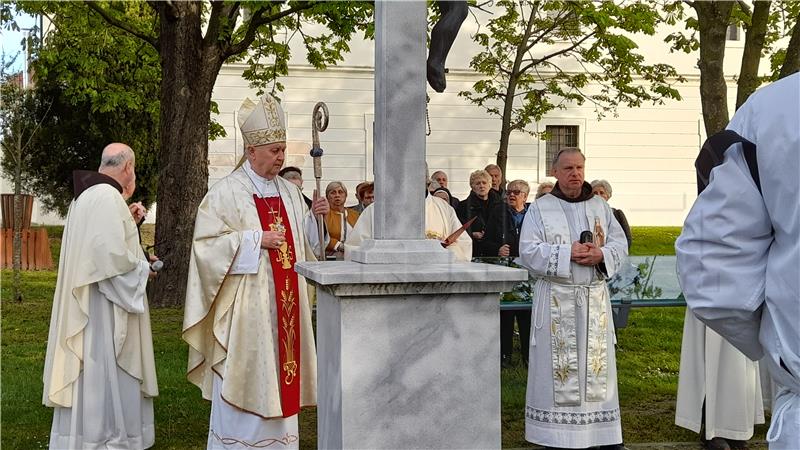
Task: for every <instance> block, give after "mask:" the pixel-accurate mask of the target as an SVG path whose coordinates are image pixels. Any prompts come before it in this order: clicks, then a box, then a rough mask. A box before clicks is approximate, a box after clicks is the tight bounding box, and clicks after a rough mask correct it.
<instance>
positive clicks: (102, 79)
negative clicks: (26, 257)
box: [22, 2, 161, 216]
mask: <svg viewBox="0 0 800 450" xmlns="http://www.w3.org/2000/svg"><path fill="white" fill-rule="evenodd" d="M22 6H24V7H25V8H26V10H27V11H28V12H31V13H36V14H41V15H44V16H45V17H46V18H47V19H48V21H51V22H52V24H53V27H54V31H52V32H50V33H48V34H47V35H46V36H45V42H44V43H40V44H39V45H35V46H34V48H33V49H32V50H33V51H32V54H33V56H34V59H33V63H32V69H33V72H34V73H35V74H36V82H35V90H36V94H37V96H39V97H40V98H41V99H42V103H46V104H48V105H51V111H50V114H49V115H48V116H47V117H46V119H45V122H44V124H43V127H42V131H41V134H40V136H39V139H37V140H36V142H35V143H33V145H31V146H30V148H29V149H28V154H29V158H28V159H26V161H25V164H24V165H23V168H22V170H23V172H24V173H25V175H26V179H27V186H28V188H29V189H30V190H31V191H32V192H33V193H35V194H36V195H37V197H38V198H39V199H40V200H41V201H42V203H43V205H44V206H45V207H46V208H47V209H49V210H53V211H56V212H58V213H59V214H61V215H62V216H63V215H65V214H66V212H67V208H68V207H69V204H70V202H71V201H72V197H73V192H72V172H73V170H75V169H89V170H92V169H96V168H97V167H98V166H99V164H100V151H101V150H102V148H103V147H104V146H105V145H106V144H108V143H110V142H125V143H127V144H129V145H130V146H131V147H132V148H133V149H134V151H135V152H136V166H137V167H136V169H137V189H136V193H135V194H134V199H133V201H139V200H141V201H143V202H144V203H146V204H151V203H152V202H153V201H155V194H156V184H157V176H158V173H157V164H156V162H157V161H156V157H157V150H158V143H159V142H158V120H159V99H158V95H159V92H160V82H161V68H160V64H159V59H158V54H157V52H156V51H155V50H154V49H153V48H152V47H150V46H149V45H148V44H146V43H143V42H141V41H140V40H139V39H136V38H133V37H131V36H129V35H127V34H126V33H124V32H122V31H119V30H117V29H115V28H113V27H108V26H107V25H106V23H105V21H104V20H103V19H102V18H100V17H99V16H97V15H95V14H87V11H86V9H85V7H84V6H82V5H81V4H79V3H73V2H58V3H52V4H50V3H44V2H32V3H30V4H27V3H23V4H22ZM121 6H122V7H124V8H126V10H127V11H128V14H131V15H145V16H146V15H148V14H149V15H150V16H154V14H153V12H152V11H151V10H150V8H149V7H144V8H142V5H140V4H137V3H126V4H122V5H121ZM151 19H152V17H151Z"/></svg>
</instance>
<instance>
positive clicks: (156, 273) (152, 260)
mask: <svg viewBox="0 0 800 450" xmlns="http://www.w3.org/2000/svg"><path fill="white" fill-rule="evenodd" d="M134 218H135V217H134ZM147 259H148V260H150V267H153V263H154V262H156V261H158V256H156V255H149V256H148V258H147ZM156 275H158V272H155V271H153V270H152V269H150V275H148V276H149V277H150V278H155V276H156Z"/></svg>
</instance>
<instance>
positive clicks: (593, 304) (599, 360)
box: [518, 195, 627, 448]
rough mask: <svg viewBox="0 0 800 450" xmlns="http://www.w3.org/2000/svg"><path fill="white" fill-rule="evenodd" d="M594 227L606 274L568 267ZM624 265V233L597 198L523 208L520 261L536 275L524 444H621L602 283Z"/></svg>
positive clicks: (550, 199) (550, 200) (546, 200)
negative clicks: (602, 240) (575, 244)
mask: <svg viewBox="0 0 800 450" xmlns="http://www.w3.org/2000/svg"><path fill="white" fill-rule="evenodd" d="M590 225H591V226H590ZM596 226H600V227H602V230H603V233H604V234H605V243H604V245H603V246H602V247H601V250H602V252H603V260H604V261H603V262H604V264H605V272H606V273H605V274H602V273H601V272H599V271H598V268H597V267H587V266H582V265H579V264H577V263H574V262H571V261H570V256H571V248H572V243H573V242H575V241H578V240H579V237H580V234H581V232H583V231H586V230H589V231H592V232H593V233H595V235H597V234H598V233H596V231H595V230H596ZM626 259H627V241H626V240H625V233H624V232H623V231H622V228H621V227H620V225H619V224H618V223H617V221H616V220H615V219H614V217H613V214H612V212H611V208H610V207H609V206H608V204H606V203H605V201H604V200H602V199H601V198H600V197H593V198H591V199H589V200H586V201H583V202H576V203H570V202H566V201H563V200H560V199H558V198H556V197H554V196H553V195H546V196H544V197H542V198H540V199H538V200H536V201H535V202H534V203H532V204H531V207H530V208H528V213H527V214H526V216H525V220H524V222H523V225H522V232H521V237H520V257H519V259H518V262H519V263H521V265H523V266H524V267H526V268H527V269H528V270H529V271H530V272H531V273H532V274H533V275H534V276H537V277H542V278H540V280H539V281H538V282H537V283H536V286H535V288H534V292H535V294H534V303H533V314H532V320H531V346H530V367H529V371H528V389H527V399H526V407H525V438H526V439H527V440H528V441H530V442H534V443H536V444H540V445H545V446H551V447H564V448H585V447H591V446H597V445H612V444H618V443H621V442H622V429H621V422H620V411H619V399H618V397H617V372H616V357H615V353H614V342H615V335H614V325H613V321H612V320H611V304H610V302H609V297H608V290H607V288H606V283H605V278H606V276H611V275H613V274H614V273H615V272H616V271H617V270H619V269H620V268H621V267H622V265H623V263H624V262H625V261H626Z"/></svg>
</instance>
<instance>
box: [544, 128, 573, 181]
mask: <svg viewBox="0 0 800 450" xmlns="http://www.w3.org/2000/svg"><path fill="white" fill-rule="evenodd" d="M545 135H546V136H545V138H546V142H547V147H546V149H547V150H546V154H545V158H546V160H547V173H550V171H551V170H552V169H553V158H555V156H556V155H557V154H558V151H559V150H561V149H562V148H564V147H579V145H578V126H577V125H547V126H546V127H545Z"/></svg>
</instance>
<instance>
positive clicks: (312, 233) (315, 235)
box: [303, 211, 331, 255]
mask: <svg viewBox="0 0 800 450" xmlns="http://www.w3.org/2000/svg"><path fill="white" fill-rule="evenodd" d="M303 230H304V231H305V233H306V239H307V240H308V245H309V246H310V247H311V248H312V249H314V254H315V255H319V229H318V228H317V218H316V217H315V216H314V214H312V213H311V211H309V212H308V214H306V218H305V220H304V221H303ZM322 234H323V239H324V240H325V247H327V246H328V242H330V240H331V238H330V236H328V230H327V229H326V228H325V225H324V224H323V226H322Z"/></svg>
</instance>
